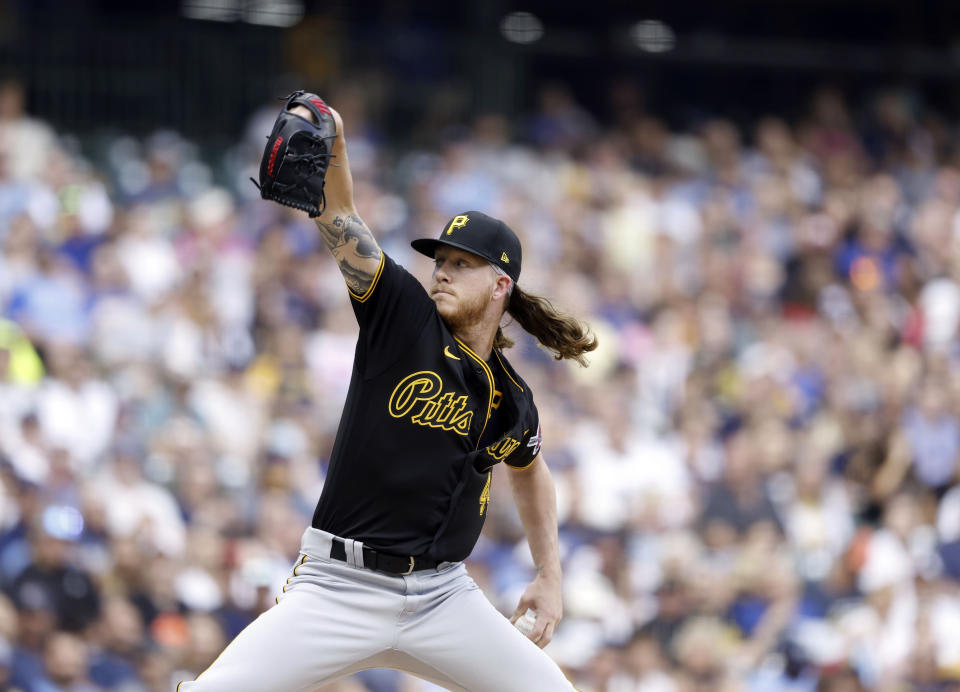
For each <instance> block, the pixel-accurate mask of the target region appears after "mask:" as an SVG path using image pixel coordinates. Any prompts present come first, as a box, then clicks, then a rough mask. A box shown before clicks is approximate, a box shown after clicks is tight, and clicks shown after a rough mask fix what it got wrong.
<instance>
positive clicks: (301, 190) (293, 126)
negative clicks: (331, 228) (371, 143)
mask: <svg viewBox="0 0 960 692" xmlns="http://www.w3.org/2000/svg"><path fill="white" fill-rule="evenodd" d="M286 101H287V103H286V105H284V107H283V110H282V111H281V112H280V115H278V116H277V120H276V122H275V123H274V124H273V132H271V133H270V135H269V136H268V137H267V146H266V148H265V149H264V150H263V160H262V161H261V162H260V182H259V183H257V181H256V180H253V178H251V180H253V184H254V185H256V186H257V188H258V189H259V190H260V196H261V197H263V198H264V199H271V200H273V201H275V202H279V203H280V204H285V205H287V206H288V207H293V208H295V209H302V210H303V211H305V212H307V213H308V214H309V215H310V217H311V218H313V217H315V216H320V214H322V213H323V210H324V208H325V207H326V204H327V200H326V197H325V196H324V194H323V181H324V178H325V177H326V174H327V166H329V165H330V158H331V157H332V156H333V154H331V150H332V149H333V140H334V138H335V137H336V136H337V126H336V123H335V122H334V120H333V115H332V114H331V113H330V109H329V108H328V107H327V104H325V103H324V102H323V99H321V98H320V97H319V96H317V95H316V94H309V93H307V92H305V91H295V92H293V93H292V94H290V95H289V96H287V97H286ZM295 106H304V107H305V108H307V109H309V110H310V112H311V113H313V115H314V116H316V118H317V123H318V124H314V123H312V122H311V121H309V120H307V119H306V118H301V117H300V116H299V115H295V114H294V113H291V112H290V110H291V109H292V108H294V107H295Z"/></svg>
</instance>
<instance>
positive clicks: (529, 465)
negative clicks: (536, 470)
mask: <svg viewBox="0 0 960 692" xmlns="http://www.w3.org/2000/svg"><path fill="white" fill-rule="evenodd" d="M539 458H540V455H539V454H537V456H535V457H534V458H533V459H531V460H530V461H529V462H528V463H527V464H526V466H514V465H513V464H511V463H510V462H509V461H504V462H503V463H504V464H506V466H507V468H509V469H510V470H511V471H528V470H529V469H530V467H531V466H533V462H535V461H536V460H537V459H539Z"/></svg>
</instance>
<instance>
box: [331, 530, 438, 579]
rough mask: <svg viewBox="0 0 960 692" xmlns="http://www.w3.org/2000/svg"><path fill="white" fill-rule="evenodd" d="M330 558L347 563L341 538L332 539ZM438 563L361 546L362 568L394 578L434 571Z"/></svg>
mask: <svg viewBox="0 0 960 692" xmlns="http://www.w3.org/2000/svg"><path fill="white" fill-rule="evenodd" d="M330 557H332V558H333V559H334V560H340V561H341V562H346V561H347V549H346V546H345V545H344V543H343V539H342V538H334V539H333V542H332V543H331V545H330ZM439 564H440V563H439V562H437V561H436V560H430V559H428V558H425V557H412V556H411V557H402V556H400V555H388V554H387V553H378V552H377V551H376V550H374V549H373V548H368V547H367V546H363V566H364V567H366V568H368V569H374V570H376V571H378V572H386V573H387V574H392V575H394V576H401V575H404V574H410V573H411V572H413V571H414V570H417V569H434V568H436V566H437V565H439Z"/></svg>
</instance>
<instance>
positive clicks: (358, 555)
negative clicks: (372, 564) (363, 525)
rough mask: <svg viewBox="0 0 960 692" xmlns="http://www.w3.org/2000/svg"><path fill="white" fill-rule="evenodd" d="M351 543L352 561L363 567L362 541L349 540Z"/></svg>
mask: <svg viewBox="0 0 960 692" xmlns="http://www.w3.org/2000/svg"><path fill="white" fill-rule="evenodd" d="M351 543H353V561H354V563H355V564H356V566H357V567H365V566H366V565H364V564H363V541H351Z"/></svg>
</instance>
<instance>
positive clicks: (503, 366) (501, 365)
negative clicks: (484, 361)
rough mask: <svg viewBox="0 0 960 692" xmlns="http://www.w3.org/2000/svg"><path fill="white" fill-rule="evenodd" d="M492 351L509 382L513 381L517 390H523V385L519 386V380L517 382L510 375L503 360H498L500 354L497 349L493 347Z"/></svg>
mask: <svg viewBox="0 0 960 692" xmlns="http://www.w3.org/2000/svg"><path fill="white" fill-rule="evenodd" d="M493 353H494V354H495V355H496V356H497V360H498V361H499V362H500V369H501V370H503V372H504V374H506V376H507V378H508V379H509V380H510V381H511V382H513V383H514V384H515V385H517V389H519V390H520V391H521V392H522V391H523V387H521V386H520V383H519V382H517V381H516V380H515V379H513V378H512V377H510V371H509V370H507V368H506V366H505V365H504V364H503V361H502V360H500V354H499V353H497V349H493Z"/></svg>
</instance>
